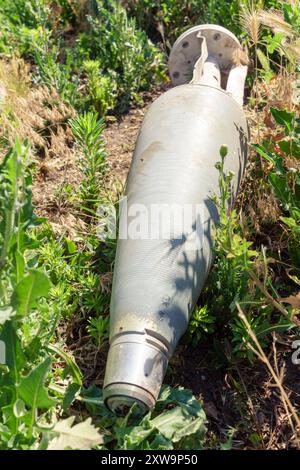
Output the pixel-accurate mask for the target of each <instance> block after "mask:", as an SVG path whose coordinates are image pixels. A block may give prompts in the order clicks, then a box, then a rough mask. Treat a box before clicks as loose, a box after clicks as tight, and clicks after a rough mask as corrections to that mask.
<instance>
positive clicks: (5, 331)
mask: <svg viewBox="0 0 300 470" xmlns="http://www.w3.org/2000/svg"><path fill="white" fill-rule="evenodd" d="M0 340H1V341H2V342H3V343H2V344H4V353H5V358H4V359H5V364H6V365H7V367H8V368H9V377H10V379H11V380H12V382H13V383H17V382H18V380H19V374H20V371H21V370H22V368H23V366H24V363H25V357H24V353H23V349H22V346H21V341H20V339H19V337H18V335H17V333H16V331H15V329H14V325H13V323H12V321H7V322H5V324H4V326H3V328H2V332H1V335H0Z"/></svg>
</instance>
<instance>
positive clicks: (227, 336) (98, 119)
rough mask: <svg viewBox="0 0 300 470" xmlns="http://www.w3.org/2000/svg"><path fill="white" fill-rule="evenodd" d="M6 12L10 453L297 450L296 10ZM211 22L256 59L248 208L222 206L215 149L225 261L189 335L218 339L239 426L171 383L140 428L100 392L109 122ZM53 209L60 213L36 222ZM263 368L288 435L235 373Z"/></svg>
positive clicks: (114, 197)
mask: <svg viewBox="0 0 300 470" xmlns="http://www.w3.org/2000/svg"><path fill="white" fill-rule="evenodd" d="M0 6H1V9H0V10H1V11H0V25H1V36H0V122H1V131H0V341H1V342H0V359H1V361H0V362H1V365H0V386H1V387H0V448H1V449H37V448H40V449H69V448H71V449H74V448H79V449H91V448H96V449H102V448H109V449H112V448H116V449H173V448H175V449H201V448H208V447H209V448H211V447H212V448H224V449H226V448H230V447H236V446H241V445H242V446H243V447H244V448H268V446H271V448H290V447H296V446H297V445H299V443H298V440H297V439H298V438H297V436H298V434H299V429H298V428H297V426H299V420H298V418H297V417H298V416H299V411H298V409H297V406H298V407H299V406H300V405H299V402H297V399H296V398H295V397H296V393H295V394H293V391H291V390H290V391H289V392H287V391H286V389H285V388H284V378H285V374H287V371H286V369H287V368H288V366H283V365H281V366H280V365H279V364H278V360H279V361H280V360H281V362H282V361H290V357H289V356H288V354H289V353H288V352H287V351H290V350H292V344H293V341H294V340H296V339H297V338H299V324H300V320H299V310H300V300H299V296H300V294H299V285H300V272H299V265H300V264H299V263H300V248H299V247H300V243H299V242H300V228H299V221H300V209H299V207H300V204H299V203H300V175H299V157H300V139H299V132H300V121H299V93H298V91H299V90H298V89H297V87H298V86H299V85H298V82H297V72H299V47H300V44H299V31H300V6H299V2H298V1H289V2H281V1H266V2H265V3H264V5H263V2H262V1H257V2H254V1H253V2H251V1H249V2H247V1H233V2H227V1H225V0H222V1H220V2H216V1H214V0H207V1H205V2H202V3H201V5H200V6H199V2H196V1H191V2H186V1H185V0H182V2H176V1H173V0H164V1H159V2H153V1H152V0H140V1H131V0H128V1H122V2H118V1H115V0H96V1H88V0H86V1H82V2H75V1H72V0H69V1H65V0H54V1H49V0H34V1H27V0H17V1H15V2H10V1H8V0H0ZM204 22H210V23H213V22H215V23H219V24H222V25H224V26H225V27H228V28H229V29H231V30H232V31H233V32H234V33H235V34H237V35H238V36H239V38H240V39H241V41H242V43H243V45H244V48H245V50H246V52H247V54H248V55H249V76H248V82H247V103H246V113H247V117H248V121H249V124H250V129H251V144H250V145H249V164H248V167H247V172H246V177H245V179H244V182H243V185H242V188H241V190H240V196H239V200H238V202H237V204H236V205H235V207H231V206H228V203H227V201H228V199H230V191H231V181H232V176H233V175H232V173H231V172H229V173H226V172H225V171H224V163H225V161H226V156H227V152H228V150H227V147H226V146H222V148H221V149H220V162H219V164H218V166H217V170H218V171H219V187H220V188H219V189H220V195H219V196H215V198H214V203H215V205H216V206H217V207H218V210H219V214H220V220H219V224H218V225H217V226H216V227H215V232H214V238H215V247H214V251H215V262H214V265H213V267H212V270H211V273H210V276H209V279H208V281H207V283H206V286H205V288H204V290H203V292H202V294H201V297H200V299H199V302H198V303H197V305H196V306H195V309H194V312H193V315H192V318H191V322H190V325H189V329H188V332H187V334H186V336H185V341H184V344H186V343H187V344H188V348H192V350H193V351H197V350H201V345H202V344H205V342H206V341H207V342H209V344H210V345H211V347H210V349H211V355H212V356H213V361H212V365H213V368H214V369H215V370H223V371H225V372H226V376H227V374H228V376H230V377H231V382H232V384H231V387H230V388H231V393H232V395H233V396H234V399H233V400H234V412H235V414H236V415H238V418H237V421H235V427H234V426H232V427H231V428H229V427H228V426H227V423H221V425H220V424H219V423H220V418H219V417H217V418H215V416H216V412H215V410H214V409H213V407H212V404H211V401H209V402H208V404H207V403H206V400H205V399H204V398H203V396H199V393H198V392H195V395H197V398H196V397H195V396H193V394H192V392H190V391H189V390H186V389H183V388H181V387H180V388H172V387H170V386H168V385H165V386H164V387H163V388H162V391H161V395H160V398H159V400H158V403H157V406H156V408H155V409H154V410H153V411H152V412H150V413H148V414H147V415H146V416H145V417H140V416H137V415H136V410H135V409H134V408H133V409H131V410H130V411H129V413H128V414H127V415H126V416H125V417H115V416H113V415H112V414H110V413H109V412H108V411H107V410H106V409H105V407H104V405H103V400H102V392H101V384H102V378H103V368H104V360H105V354H106V351H107V344H108V334H109V331H108V330H109V300H110V290H111V279H112V271H113V263H114V254H115V248H116V246H115V240H110V239H106V240H105V241H99V237H98V233H97V230H99V223H100V225H101V221H102V222H103V220H102V219H104V217H105V214H99V212H98V207H99V205H100V204H102V205H103V204H104V205H105V204H110V205H114V206H115V207H117V206H118V201H119V199H120V197H121V194H122V190H120V187H119V186H118V185H117V184H115V182H114V181H113V182H112V180H113V178H112V176H111V175H112V168H111V163H110V162H109V160H108V157H107V150H108V149H107V148H106V144H105V138H104V133H105V126H109V123H110V122H112V121H114V120H116V119H118V118H119V116H120V114H121V113H125V112H127V111H128V109H130V107H133V106H141V105H142V104H143V96H144V92H145V91H147V90H148V91H149V90H151V89H153V87H154V86H157V85H160V84H164V83H167V80H168V79H167V76H166V54H167V53H168V52H169V50H170V46H171V45H172V43H173V42H174V39H175V38H176V37H178V35H179V34H180V33H181V32H182V31H184V30H185V29H187V27H189V26H193V25H195V24H197V23H204ZM150 38H151V39H150ZM74 167H76V170H74ZM56 168H58V170H56ZM70 168H71V169H72V168H73V170H74V175H73V177H72V178H69V177H68V173H69V170H70ZM55 171H56V173H55V174H56V177H57V178H58V184H56V182H55V179H54V178H53V177H52V175H53V173H54V172H55ZM70 172H71V171H70ZM51 177H52V179H51ZM52 185H54V186H55V188H56V189H55V191H51V189H50V190H49V188H51V186H52ZM39 187H40V188H39ZM43 191H45V192H46V193H45V194H43ZM39 200H43V201H44V202H43V203H40V204H39ZM43 204H44V205H45V206H46V205H47V204H48V206H49V205H50V204H51V211H49V213H50V215H52V214H54V218H53V219H52V218H51V216H50V217H49V220H46V218H45V217H39V216H37V215H36V214H35V213H36V212H39V211H41V206H42V208H43ZM35 206H37V208H35ZM48 206H47V207H48ZM63 216H64V217H67V216H68V219H66V220H67V222H66V223H65V224H62V223H60V222H61V218H62V217H63ZM99 218H100V220H99ZM101 218H102V219H101ZM278 344H279V345H282V344H284V345H285V348H287V349H285V352H284V353H281V352H278V351H277V349H276V347H277V346H276V345H278ZM3 345H5V348H3ZM3 354H4V355H5V357H3ZM280 354H281V355H280ZM1 355H2V356H1ZM87 356H88V357H91V359H90V361H89V363H92V367H91V369H88V368H87V367H86V362H87V361H86V358H87ZM103 358H104V359H103ZM257 358H258V359H260V360H261V361H262V362H263V363H264V365H266V368H267V373H269V374H271V377H272V380H274V383H275V386H276V387H277V389H278V394H279V402H278V403H277V402H276V405H274V407H277V408H276V409H277V413H279V414H280V416H281V422H283V423H285V424H284V426H285V427H284V430H283V431H282V429H281V428H280V424H276V426H277V427H279V431H278V432H277V433H275V431H274V432H273V431H272V430H271V424H270V425H269V427H268V425H267V424H266V423H264V424H261V423H260V422H259V420H258V418H257V412H256V408H255V407H256V406H258V405H257V404H253V401H255V398H254V399H253V401H252V400H251V399H250V398H249V396H250V395H249V394H250V393H251V391H250V390H249V384H248V383H246V382H247V381H246V379H245V375H246V374H244V375H243V372H242V370H243V367H245V368H249V367H250V368H251V369H250V370H251V371H255V373H256V371H257V370H258V367H259V366H258V365H257ZM270 358H271V359H270ZM278 358H279V359H278ZM271 362H272V364H271ZM293 367H296V366H293ZM208 369H209V368H208ZM96 370H100V375H97V374H96V372H95V371H96ZM232 371H234V374H235V375H234V374H233V372H232ZM172 374H175V375H176V371H175V367H174V366H173V364H172V362H171V366H170V372H169V377H170V375H172ZM230 374H231V375H230ZM95 377H96V378H97V384H95V383H94V384H93V385H91V383H92V382H96V380H94V379H95ZM167 378H168V375H167ZM289 387H290V388H291V385H290V382H289ZM266 389H268V386H266ZM222 393H223V392H221V397H223V395H222ZM266 393H267V392H266ZM222 399H223V398H222ZM241 403H242V404H241ZM297 403H298V405H297ZM278 409H279V410H280V412H278ZM204 410H205V411H206V414H207V416H208V417H209V420H208V419H207V418H206V416H205V411H204ZM265 414H267V413H265ZM290 416H292V419H290ZM91 419H92V420H93V423H92V422H91ZM265 419H266V420H267V418H265ZM278 421H280V420H278ZM211 422H212V423H213V424H211ZM216 422H217V423H218V424H217V425H216V424H215V423H216ZM269 422H271V419H270V420H269V421H268V423H269ZM220 428H221V430H220ZM287 428H288V430H286V429H287ZM276 429H278V428H276ZM235 436H236V440H235ZM274 436H275V437H274ZM241 442H242V444H241Z"/></svg>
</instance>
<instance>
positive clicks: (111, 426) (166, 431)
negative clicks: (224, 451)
mask: <svg viewBox="0 0 300 470" xmlns="http://www.w3.org/2000/svg"><path fill="white" fill-rule="evenodd" d="M81 400H82V401H83V402H84V403H86V406H87V408H88V410H89V411H90V413H91V414H92V415H94V416H98V417H99V420H100V422H101V423H102V426H103V427H104V428H105V429H106V432H105V436H104V446H105V447H104V448H106V449H109V448H114V449H122V450H133V449H134V450H151V449H154V450H171V449H193V450H196V449H202V448H203V445H204V441H205V434H206V426H205V424H206V417H205V413H204V411H203V408H202V406H201V404H200V402H199V401H198V400H196V398H195V397H194V396H193V395H192V393H191V392H190V390H186V389H183V388H178V389H172V388H171V387H169V386H163V387H162V390H161V393H160V396H159V398H158V400H157V404H156V407H155V409H154V410H153V411H151V412H149V413H148V414H147V415H146V416H144V417H141V416H139V415H137V412H136V407H135V406H133V407H132V408H131V410H130V411H129V412H128V413H127V415H126V416H124V417H116V416H115V415H112V413H110V412H109V411H108V410H107V409H106V408H105V406H104V404H103V398H102V392H101V391H100V390H99V389H98V388H97V387H95V386H92V387H90V388H89V389H88V390H86V391H84V392H83V393H82V396H81Z"/></svg>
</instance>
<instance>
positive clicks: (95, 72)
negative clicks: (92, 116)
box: [83, 60, 117, 116]
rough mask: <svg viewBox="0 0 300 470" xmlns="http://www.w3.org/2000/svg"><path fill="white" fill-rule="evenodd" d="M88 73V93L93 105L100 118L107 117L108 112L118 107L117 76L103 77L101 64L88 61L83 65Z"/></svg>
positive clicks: (95, 61)
mask: <svg viewBox="0 0 300 470" xmlns="http://www.w3.org/2000/svg"><path fill="white" fill-rule="evenodd" d="M83 67H84V69H85V70H86V73H87V79H88V83H87V92H88V97H89V98H90V100H91V103H92V104H93V106H94V107H95V110H96V111H97V112H98V113H99V114H100V116H105V114H106V113H107V111H108V110H110V109H113V108H114V107H115V105H116V97H117V80H116V75H114V76H113V74H112V73H111V74H110V75H103V73H102V71H101V65H100V62H99V61H97V60H87V61H85V62H84V63H83Z"/></svg>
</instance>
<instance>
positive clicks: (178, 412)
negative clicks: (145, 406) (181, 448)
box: [150, 406, 194, 441]
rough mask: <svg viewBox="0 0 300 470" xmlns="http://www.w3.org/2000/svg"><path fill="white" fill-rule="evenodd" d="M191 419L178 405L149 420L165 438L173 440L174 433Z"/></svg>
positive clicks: (190, 421)
mask: <svg viewBox="0 0 300 470" xmlns="http://www.w3.org/2000/svg"><path fill="white" fill-rule="evenodd" d="M193 419H194V418H193V417H192V416H191V415H189V414H188V413H186V412H184V410H183V409H182V408H181V407H180V406H176V407H175V408H173V409H172V410H168V411H165V412H163V413H162V414H160V415H159V416H157V417H156V418H154V419H152V420H151V421H150V422H151V425H152V426H153V427H155V428H156V429H157V430H158V431H159V432H160V433H161V434H162V435H163V436H164V437H165V438H166V439H171V440H172V441H173V439H174V437H175V436H176V433H177V432H179V431H180V430H182V429H184V428H186V426H187V425H189V424H191V423H192V421H193ZM181 437H182V436H181Z"/></svg>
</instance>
